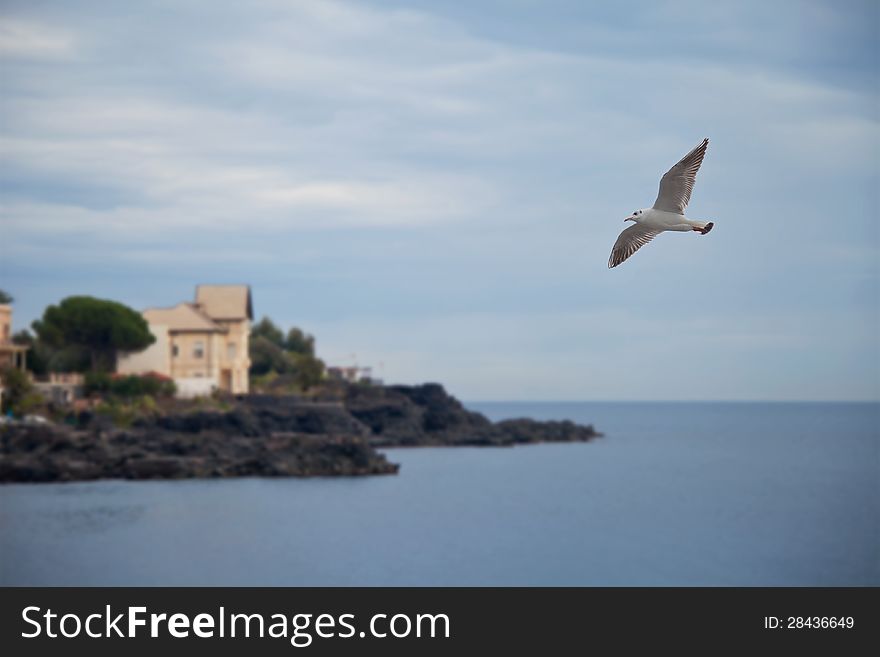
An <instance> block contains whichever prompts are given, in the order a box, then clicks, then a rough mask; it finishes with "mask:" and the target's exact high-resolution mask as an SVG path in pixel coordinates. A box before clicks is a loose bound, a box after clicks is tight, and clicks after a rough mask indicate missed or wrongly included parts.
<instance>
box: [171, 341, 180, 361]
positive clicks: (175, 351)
mask: <svg viewBox="0 0 880 657" xmlns="http://www.w3.org/2000/svg"><path fill="white" fill-rule="evenodd" d="M179 354H180V349H178V348H177V345H176V344H173V345H171V357H172V358H177V356H178V355H179Z"/></svg>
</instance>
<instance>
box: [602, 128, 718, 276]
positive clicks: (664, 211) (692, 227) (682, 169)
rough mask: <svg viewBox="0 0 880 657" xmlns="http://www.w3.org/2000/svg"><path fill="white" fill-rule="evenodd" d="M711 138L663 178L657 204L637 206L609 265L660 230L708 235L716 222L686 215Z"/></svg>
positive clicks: (649, 239)
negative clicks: (642, 207) (689, 217)
mask: <svg viewBox="0 0 880 657" xmlns="http://www.w3.org/2000/svg"><path fill="white" fill-rule="evenodd" d="M708 145H709V140H708V139H704V140H703V141H702V142H701V143H700V144H699V145H698V146H697V147H696V148H694V150H692V151H691V152H690V153H688V154H687V155H685V156H684V157H683V158H681V160H679V162H678V164H676V165H675V166H674V167H672V168H671V169H670V170H669V171H667V172H666V173H665V174H664V175H663V177H662V178H661V179H660V193H659V194H657V200H656V201H654V207H653V208H644V209H642V210H636V211H635V212H633V213H632V214H631V215H630V216H628V217H627V218H626V219H624V221H633V222H635V223H634V224H633V225H632V226H630V227H629V228H627V229H626V230H624V231H623V232H622V233H621V234H620V236H619V237H618V238H617V241H616V242H615V243H614V248H613V249H612V250H611V257H609V258H608V268H609V269H610V268H612V267H616V266H617V265H619V264H620V263H621V262H623V261H624V260H626V259H627V258H629V257H630V256H631V255H632V254H633V253H635V252H636V251H638V250H639V249H640V248H642V247H643V246H645V244H647V243H648V242H650V241H651V240H652V239H654V238H655V237H657V235H659V234H660V233H663V232H665V231H667V230H675V231H680V232H686V231H696V232H698V233H700V234H701V235H705V234H706V233H708V232H709V231H710V230H712V227H713V226H714V225H715V223H714V222H712V221H709V222H705V221H694V220H693V219H688V218H687V217H685V216H684V209H685V208H686V207H687V204H688V201H690V200H691V191H693V189H694V181H695V180H696V178H697V171H699V170H700V165H701V164H702V163H703V158H704V157H705V156H706V147H707V146H708Z"/></svg>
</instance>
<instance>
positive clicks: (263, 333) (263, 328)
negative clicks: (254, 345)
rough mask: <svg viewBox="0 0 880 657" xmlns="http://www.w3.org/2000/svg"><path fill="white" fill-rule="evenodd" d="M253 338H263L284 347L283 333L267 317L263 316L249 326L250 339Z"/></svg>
mask: <svg viewBox="0 0 880 657" xmlns="http://www.w3.org/2000/svg"><path fill="white" fill-rule="evenodd" d="M254 338H265V339H266V340H268V341H269V342H271V343H272V344H274V345H275V346H277V347H284V333H282V332H281V329H280V328H278V327H277V326H275V323H274V322H273V321H272V320H271V319H269V318H268V317H263V319H261V320H260V321H259V322H257V323H256V324H254V325H253V327H251V339H252V340H253V339H254Z"/></svg>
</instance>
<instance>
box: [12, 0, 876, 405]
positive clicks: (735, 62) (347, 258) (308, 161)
mask: <svg viewBox="0 0 880 657" xmlns="http://www.w3.org/2000/svg"><path fill="white" fill-rule="evenodd" d="M878 24H880V4H878V3H876V2H870V1H868V2H766V1H762V2H727V3H725V2H717V3H715V2H713V3H708V2H616V3H583V2H546V1H541V2H538V1H537V0H535V1H531V0H528V1H527V0H520V1H513V2H501V1H500V0H499V1H494V0H484V1H474V2H467V3H436V2H428V1H426V0H423V1H413V2H404V1H402V0H401V1H396V0H384V1H382V0H380V1H376V2H336V1H326V0H303V1H298V2H295V1H291V2H282V1H280V0H257V1H255V2H247V3H241V2H177V1H174V2H172V1H170V0H168V1H164V2H162V1H155V2H151V1H146V0H145V1H142V2H139V3H134V4H132V3H98V2H35V1H29V2H4V3H3V5H2V9H0V76H2V79H3V92H2V97H0V140H2V147H0V288H3V289H6V290H8V291H9V292H11V293H12V294H13V295H14V296H15V297H16V306H15V308H16V324H17V326H18V327H22V326H25V325H27V324H29V323H30V321H31V320H33V319H34V318H36V317H38V316H39V315H40V314H41V313H42V310H43V309H44V308H45V306H46V305H48V304H50V303H55V302H57V301H58V300H60V299H61V298H63V297H64V296H67V295H71V294H91V295H94V296H99V297H105V298H112V299H116V300H119V301H123V302H125V303H127V304H129V305H131V306H133V307H135V308H144V307H148V306H152V305H171V304H173V303H176V302H178V301H181V300H187V299H189V298H191V296H192V294H193V289H194V286H195V285H196V284H197V283H235V282H247V283H250V284H251V285H252V286H253V292H254V303H255V311H256V313H257V315H258V316H262V315H269V316H270V317H272V318H273V319H274V320H275V321H276V322H278V323H280V324H282V325H284V326H289V325H297V326H300V327H302V328H304V329H305V330H307V331H309V332H311V333H313V334H315V335H316V337H317V341H318V351H319V355H321V356H322V357H324V358H325V359H326V360H327V361H328V362H329V363H339V364H351V363H353V362H357V363H358V364H361V365H372V366H373V367H374V368H375V371H376V372H377V373H378V374H380V375H381V376H383V377H384V378H385V379H386V380H388V381H395V382H418V381H425V380H435V381H440V382H443V383H444V384H446V385H447V387H448V388H449V389H450V390H451V391H452V392H453V393H454V394H456V395H458V396H460V397H462V398H464V399H471V400H488V399H535V400H579V399H601V400H607V399H638V400H645V399H662V400H667V399H672V400H678V399H730V400H741V399H774V400H795V399H807V400H812V399H873V400H876V399H880V343H878V335H880V284H878V279H880V272H878V268H880V264H878V263H880V236H878V221H877V218H876V214H875V213H876V211H877V207H878V201H880V198H878V191H877V190H878V183H880V180H878V173H880V171H878V168H880V130H878V123H880V109H878V108H880V104H878V90H880V69H878V60H880V55H878V46H877V42H878V39H877V36H878V35H877V25H878ZM704 136H707V137H709V138H710V140H711V141H710V145H709V152H708V155H707V157H706V160H705V162H704V164H703V168H702V170H701V171H700V174H699V176H698V179H697V185H696V188H695V191H694V194H693V197H692V199H691V205H690V207H689V209H688V215H689V216H691V217H693V218H696V219H705V220H713V221H715V222H716V226H715V230H714V231H713V232H712V233H711V234H710V235H707V236H706V237H702V236H699V235H696V234H668V235H662V236H660V237H659V238H658V239H657V240H655V242H654V243H652V244H651V245H650V246H648V247H646V248H645V249H643V250H642V251H640V252H639V253H638V254H637V255H636V256H634V257H633V258H632V259H631V260H629V261H627V262H626V263H625V264H624V265H622V266H621V267H619V268H617V269H614V270H611V271H609V270H608V269H607V268H606V261H607V258H608V254H609V252H610V249H611V246H612V244H613V243H614V240H615V238H616V236H617V234H618V233H619V231H620V230H621V229H622V228H623V227H624V224H623V222H622V220H623V219H624V218H625V217H626V216H627V215H629V214H630V213H631V212H632V211H633V210H634V209H636V208H642V207H648V206H650V205H651V204H652V203H653V200H654V197H655V196H656V191H657V184H658V181H659V178H660V175H661V174H662V173H663V172H664V171H665V170H666V169H667V168H668V167H669V166H671V165H672V164H673V163H674V162H675V161H677V160H678V159H679V158H680V157H681V156H682V155H683V154H684V153H686V152H687V151H688V150H689V149H690V148H692V147H693V146H694V145H695V144H697V143H698V142H699V140H700V139H701V138H702V137H704Z"/></svg>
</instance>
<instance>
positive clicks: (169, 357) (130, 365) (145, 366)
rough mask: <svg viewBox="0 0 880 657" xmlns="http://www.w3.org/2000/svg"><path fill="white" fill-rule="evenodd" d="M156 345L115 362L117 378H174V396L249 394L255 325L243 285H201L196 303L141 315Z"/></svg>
mask: <svg viewBox="0 0 880 657" xmlns="http://www.w3.org/2000/svg"><path fill="white" fill-rule="evenodd" d="M142 314H143V317H144V319H145V320H147V324H148V325H149V328H150V332H151V333H152V334H153V336H154V337H155V338H156V341H155V342H154V343H153V344H152V345H150V346H149V347H147V349H145V350H144V351H141V352H138V353H131V354H125V355H124V356H121V357H120V358H119V359H118V361H117V367H116V371H117V372H119V373H120V374H145V373H148V372H156V373H158V374H162V375H165V376H170V377H171V378H172V379H174V382H175V384H176V385H177V390H178V395H179V396H181V397H194V396H198V395H207V394H210V393H211V392H213V391H214V390H223V391H226V392H230V393H233V394H243V393H247V392H248V370H249V368H250V364H251V363H250V357H249V355H248V346H249V344H248V342H249V337H250V325H251V321H252V320H253V317H254V315H253V303H252V301H251V290H250V287H249V286H247V285H199V286H197V287H196V296H195V301H193V302H192V303H190V302H183V303H179V304H177V305H176V306H172V307H171V308H149V309H147V310H145V311H144V312H143V313H142Z"/></svg>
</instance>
